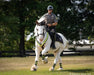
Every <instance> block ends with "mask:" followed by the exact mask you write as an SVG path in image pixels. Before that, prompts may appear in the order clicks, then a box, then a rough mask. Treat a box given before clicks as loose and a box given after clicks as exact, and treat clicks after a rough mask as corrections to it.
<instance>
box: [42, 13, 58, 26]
mask: <svg viewBox="0 0 94 75" xmlns="http://www.w3.org/2000/svg"><path fill="white" fill-rule="evenodd" d="M43 16H44V17H45V22H46V23H47V24H52V23H55V22H58V20H57V17H56V15H55V14H53V13H51V14H48V13H46V14H44V15H43Z"/></svg>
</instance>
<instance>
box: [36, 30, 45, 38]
mask: <svg viewBox="0 0 94 75" xmlns="http://www.w3.org/2000/svg"><path fill="white" fill-rule="evenodd" d="M39 35H43V37H44V36H45V33H44V30H43V33H41V34H38V32H37V36H36V37H38V36H39Z"/></svg>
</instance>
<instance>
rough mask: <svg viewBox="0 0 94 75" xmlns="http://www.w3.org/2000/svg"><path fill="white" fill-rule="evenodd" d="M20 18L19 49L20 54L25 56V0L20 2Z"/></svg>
mask: <svg viewBox="0 0 94 75" xmlns="http://www.w3.org/2000/svg"><path fill="white" fill-rule="evenodd" d="M18 10H19V19H20V26H19V32H20V44H19V51H20V56H25V47H24V46H25V44H24V32H25V26H24V25H23V22H24V15H23V12H24V1H23V0H21V1H20V2H19V9H18Z"/></svg>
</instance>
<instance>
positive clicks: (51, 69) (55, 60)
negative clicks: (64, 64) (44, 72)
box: [49, 52, 60, 71]
mask: <svg viewBox="0 0 94 75" xmlns="http://www.w3.org/2000/svg"><path fill="white" fill-rule="evenodd" d="M54 56H55V59H54V64H53V66H52V67H51V68H50V69H49V71H53V70H54V68H55V66H56V64H57V62H58V61H59V57H60V53H59V52H56V53H55V54H54Z"/></svg>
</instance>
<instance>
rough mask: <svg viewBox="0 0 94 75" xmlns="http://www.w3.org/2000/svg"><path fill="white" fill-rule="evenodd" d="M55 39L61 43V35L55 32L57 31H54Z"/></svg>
mask: <svg viewBox="0 0 94 75" xmlns="http://www.w3.org/2000/svg"><path fill="white" fill-rule="evenodd" d="M55 41H58V42H60V43H63V39H62V37H61V36H60V35H59V34H57V33H56V36H55Z"/></svg>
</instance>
